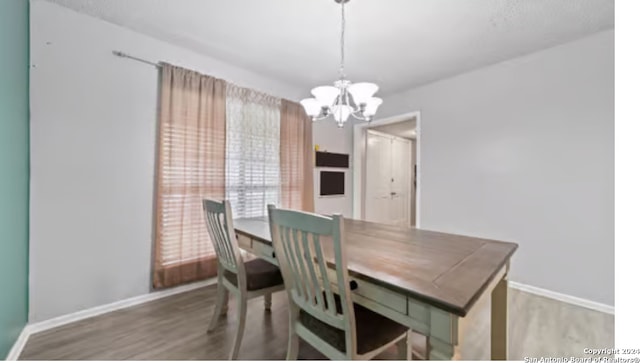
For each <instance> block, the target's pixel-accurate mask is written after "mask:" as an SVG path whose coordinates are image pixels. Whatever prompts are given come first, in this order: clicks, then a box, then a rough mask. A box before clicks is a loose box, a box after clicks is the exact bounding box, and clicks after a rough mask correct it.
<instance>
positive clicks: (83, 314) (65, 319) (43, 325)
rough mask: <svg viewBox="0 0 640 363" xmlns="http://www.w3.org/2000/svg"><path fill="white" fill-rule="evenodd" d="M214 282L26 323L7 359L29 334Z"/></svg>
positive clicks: (212, 281)
mask: <svg viewBox="0 0 640 363" xmlns="http://www.w3.org/2000/svg"><path fill="white" fill-rule="evenodd" d="M216 282H218V278H216V277H214V278H212V279H208V280H203V281H198V282H194V283H191V284H188V285H182V286H177V287H174V288H170V289H166V290H161V291H155V292H151V293H148V294H144V295H140V296H135V297H132V298H129V299H124V300H120V301H116V302H113V303H110V304H106V305H100V306H96V307H93V308H89V309H86V310H81V311H77V312H75V313H71V314H66V315H62V316H58V317H56V318H53V319H48V320H44V321H39V322H37V323H33V324H27V325H26V326H25V327H24V329H22V333H21V334H20V336H19V337H18V339H17V340H16V342H15V344H14V345H13V348H11V351H9V355H8V356H7V360H18V357H19V356H20V353H22V349H23V348H24V346H25V344H26V343H27V340H28V339H29V336H30V335H31V334H35V333H39V332H42V331H45V330H49V329H53V328H57V327H59V326H62V325H66V324H70V323H73V322H76V321H79V320H83V319H87V318H91V317H94V316H98V315H102V314H106V313H110V312H112V311H116V310H120V309H124V308H128V307H131V306H135V305H140V304H144V303H146V302H149V301H153V300H158V299H162V298H164V297H167V296H171V295H176V294H180V293H183V292H187V291H191V290H195V289H199V288H201V287H205V286H209V285H213V284H215V283H216Z"/></svg>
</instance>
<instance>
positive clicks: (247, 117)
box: [225, 84, 280, 218]
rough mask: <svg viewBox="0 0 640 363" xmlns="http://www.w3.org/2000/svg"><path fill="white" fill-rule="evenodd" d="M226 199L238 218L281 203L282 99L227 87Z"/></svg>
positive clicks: (264, 212) (253, 214) (249, 215)
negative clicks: (269, 205)
mask: <svg viewBox="0 0 640 363" xmlns="http://www.w3.org/2000/svg"><path fill="white" fill-rule="evenodd" d="M226 95H227V97H226V121H227V125H226V127H227V135H226V136H227V139H226V162H225V165H226V173H225V174H226V185H225V190H226V198H227V199H228V200H229V201H230V203H231V207H232V210H233V214H234V218H250V217H259V216H266V215H267V205H268V204H276V205H277V204H278V202H279V200H280V99H278V98H276V97H273V96H270V95H267V94H264V93H260V92H257V91H254V90H251V89H247V88H242V87H238V86H235V85H232V84H227V93H226Z"/></svg>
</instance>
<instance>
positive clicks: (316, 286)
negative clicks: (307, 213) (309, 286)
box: [301, 231, 331, 311]
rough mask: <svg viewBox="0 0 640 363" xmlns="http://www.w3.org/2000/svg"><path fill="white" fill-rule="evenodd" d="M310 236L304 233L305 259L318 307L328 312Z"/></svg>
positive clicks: (302, 235) (302, 236)
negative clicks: (310, 246) (310, 244)
mask: <svg viewBox="0 0 640 363" xmlns="http://www.w3.org/2000/svg"><path fill="white" fill-rule="evenodd" d="M308 237H309V234H308V233H307V232H306V231H302V233H301V238H302V247H303V252H304V257H305V259H306V265H307V268H308V269H309V277H310V278H311V282H312V283H313V291H314V292H315V299H316V305H318V306H320V309H321V310H323V311H324V310H326V309H327V308H326V306H325V302H324V300H325V299H324V298H323V294H322V288H321V287H320V283H319V282H318V266H317V265H316V264H315V263H314V261H313V257H314V256H313V254H312V253H311V249H310V248H309V238H308ZM327 293H328V295H327V297H330V296H331V294H330V291H329V292H327Z"/></svg>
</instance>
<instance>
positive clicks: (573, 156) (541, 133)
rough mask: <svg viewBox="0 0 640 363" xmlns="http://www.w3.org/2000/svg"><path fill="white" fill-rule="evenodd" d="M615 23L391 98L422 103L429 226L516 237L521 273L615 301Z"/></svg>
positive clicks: (405, 104)
mask: <svg viewBox="0 0 640 363" xmlns="http://www.w3.org/2000/svg"><path fill="white" fill-rule="evenodd" d="M613 49H614V32H613V30H610V31H605V32H601V33H598V34H595V35H592V36H590V37H588V38H584V39H581V40H578V41H575V42H572V43H568V44H565V45H562V46H558V47H555V48H551V49H548V50H544V51H541V52H538V53H534V54H530V55H527V56H525V57H521V58H517V59H513V60H510V61H506V62H503V63H500V64H496V65H493V66H490V67H487V68H483V69H480V70H476V71H474V72H471V73H467V74H464V75H460V76H457V77H454V78H450V79H446V80H443V81H440V82H437V83H433V84H429V85H426V86H423V87H420V88H417V89H414V90H410V91H407V92H404V93H401V94H396V95H393V96H391V97H387V98H385V100H384V101H385V103H384V104H383V105H382V106H381V107H380V112H381V114H380V116H379V117H380V118H382V117H385V116H390V115H396V114H402V113H406V112H409V111H421V120H422V125H421V138H422V140H423V141H422V146H421V162H422V166H421V168H422V170H421V181H422V194H421V200H420V201H419V203H421V207H422V215H421V225H422V227H423V228H425V229H431V230H437V231H447V232H453V233H458V234H465V235H473V236H482V237H489V238H495V239H500V240H507V241H515V242H518V243H519V244H520V248H519V249H518V251H517V252H516V254H515V257H514V259H513V260H512V264H511V279H512V280H515V281H518V282H521V283H524V284H529V285H533V286H536V287H540V288H545V289H548V290H552V291H556V292H560V293H564V294H568V295H573V296H577V297H581V298H584V299H589V300H592V301H596V302H600V303H604V304H609V305H613V304H614V294H613V292H614V257H613V251H614V236H613V221H614V215H613V206H614V200H613V170H614V169H613V168H614V155H613V142H614V138H613V129H614V128H613V125H614V108H613V107H614V88H613V86H614V78H613V75H614V63H613Z"/></svg>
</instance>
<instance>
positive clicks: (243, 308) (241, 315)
mask: <svg viewBox="0 0 640 363" xmlns="http://www.w3.org/2000/svg"><path fill="white" fill-rule="evenodd" d="M246 320H247V296H246V295H244V294H238V331H237V332H236V337H235V339H233V348H232V349H231V354H230V355H229V359H230V360H235V359H236V358H237V357H238V352H239V351H240V343H242V335H243V334H244V325H245V322H246Z"/></svg>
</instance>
